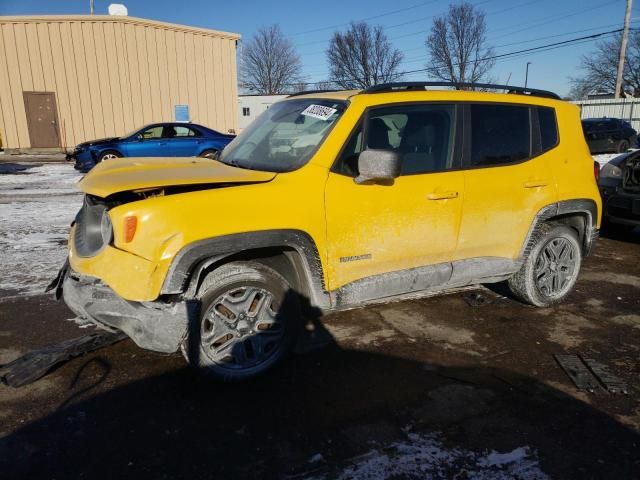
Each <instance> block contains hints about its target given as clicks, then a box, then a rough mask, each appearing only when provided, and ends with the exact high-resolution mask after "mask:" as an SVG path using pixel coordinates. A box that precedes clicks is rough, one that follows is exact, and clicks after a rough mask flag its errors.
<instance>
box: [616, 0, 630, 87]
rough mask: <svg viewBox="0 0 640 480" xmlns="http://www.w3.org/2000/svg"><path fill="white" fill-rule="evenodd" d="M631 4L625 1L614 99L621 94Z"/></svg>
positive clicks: (628, 0)
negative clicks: (625, 8)
mask: <svg viewBox="0 0 640 480" xmlns="http://www.w3.org/2000/svg"><path fill="white" fill-rule="evenodd" d="M631 3H632V0H627V10H626V12H625V14H624V30H623V31H622V42H620V57H619V58H618V74H617V75H616V91H615V98H620V93H621V92H622V76H623V75H624V61H625V58H626V56H627V42H628V41H629V22H630V21H631Z"/></svg>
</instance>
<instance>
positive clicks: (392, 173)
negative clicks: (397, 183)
mask: <svg viewBox="0 0 640 480" xmlns="http://www.w3.org/2000/svg"><path fill="white" fill-rule="evenodd" d="M400 165H401V157H400V154H399V153H398V152H394V151H389V150H364V151H363V152H362V153H360V156H359V157H358V172H360V174H359V175H358V176H357V177H356V178H354V179H353V180H354V182H356V183H358V184H361V183H368V182H378V183H393V180H394V179H395V178H397V177H399V176H400Z"/></svg>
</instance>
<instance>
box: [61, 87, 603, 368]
mask: <svg viewBox="0 0 640 480" xmlns="http://www.w3.org/2000/svg"><path fill="white" fill-rule="evenodd" d="M433 86H434V85H433V84H428V83H399V84H386V85H379V86H376V87H372V88H369V89H368V90H364V91H343V92H316V93H309V94H301V95H292V96H290V97H288V98H287V99H285V100H283V101H281V102H279V103H277V104H275V105H273V106H272V107H271V108H269V109H268V110H267V111H266V112H265V113H263V114H262V115H261V116H260V117H259V118H258V119H257V120H256V121H254V122H253V123H252V124H251V125H250V126H249V127H248V128H247V129H246V130H245V131H243V132H242V134H241V135H239V136H238V137H237V138H236V139H235V140H234V141H233V142H232V143H230V144H229V145H228V146H227V148H226V149H225V150H224V151H223V152H222V154H221V156H220V158H219V159H218V160H217V161H212V160H209V159H199V158H174V159H166V158H164V159H162V158H154V159H137V158H132V159H131V158H127V159H118V160H111V161H105V162H102V163H101V164H99V165H98V166H97V167H96V168H94V169H93V171H91V173H89V174H88V175H87V176H86V177H85V178H84V179H83V180H82V182H81V183H80V188H81V189H82V191H84V192H85V194H86V195H85V201H84V206H83V207H82V209H81V210H80V212H79V213H78V215H77V217H76V220H75V222H74V224H73V225H72V228H71V234H70V241H69V259H68V263H67V265H66V266H65V268H63V270H62V271H61V274H60V275H59V279H58V283H57V289H56V291H57V293H58V295H59V294H60V293H61V292H63V295H64V299H65V301H66V303H67V304H68V305H69V307H70V308H71V309H72V310H73V311H74V312H75V313H77V314H78V315H79V316H81V317H84V318H86V319H88V320H90V321H92V322H95V323H97V324H100V325H103V326H108V327H111V328H116V329H119V330H122V331H124V332H126V333H127V334H128V335H129V336H130V337H131V338H132V339H133V340H134V341H135V342H136V343H137V344H138V345H139V346H141V347H143V348H147V349H151V350H155V351H160V352H174V351H177V350H179V349H180V350H182V352H183V354H184V355H185V357H186V358H187V360H188V361H189V362H190V363H192V364H194V365H196V366H198V367H200V368H203V369H205V370H206V371H208V372H210V373H212V374H213V375H215V376H217V377H219V378H223V379H228V380H235V379H242V378H247V377H250V376H253V375H256V374H258V373H260V372H262V371H264V370H265V369H267V368H269V367H270V366H272V365H273V364H274V363H275V362H276V361H278V360H279V359H280V358H281V357H282V356H283V355H284V354H285V352H286V351H287V350H288V349H289V347H290V346H291V345H292V343H293V339H294V337H295V331H296V324H297V322H298V320H299V319H300V318H301V316H302V315H303V314H301V313H300V312H301V308H300V307H301V305H302V304H305V305H308V304H310V305H311V306H314V307H316V308H319V309H321V310H322V311H327V310H335V309H343V308H349V307H355V306H362V305H366V304H367V303H371V302H376V301H387V300H390V299H394V298H401V297H402V296H406V295H415V294H416V293H419V292H433V291H437V290H441V289H450V288H452V287H460V286H465V285H470V284H477V283H490V282H500V281H505V280H506V281H507V282H508V284H509V286H510V287H511V290H512V291H513V294H514V295H515V296H516V297H518V298H519V299H521V300H523V301H524V302H527V303H530V304H533V305H536V306H539V307H544V306H548V305H551V304H554V303H557V302H560V301H561V300H563V299H564V298H565V297H566V296H567V295H568V294H569V292H570V291H571V289H572V287H573V285H574V284H575V282H576V278H577V275H578V271H579V269H580V264H581V259H582V257H583V256H584V255H586V254H587V253H588V252H589V251H590V249H591V247H592V245H593V243H594V241H595V239H596V237H597V232H598V228H599V223H600V215H601V202H600V195H599V193H598V188H597V186H596V180H595V178H594V162H593V160H592V158H591V156H590V154H589V149H588V148H587V144H586V143H585V140H584V135H583V133H582V127H581V123H580V117H579V113H578V108H577V107H576V106H574V105H571V104H569V103H565V102H563V101H560V100H559V98H558V97H557V96H556V95H555V94H553V93H550V92H545V91H540V90H532V89H522V88H516V87H500V88H503V89H504V91H505V92H506V93H489V92H477V91H470V90H450V89H448V88H442V89H439V90H434V89H430V87H433ZM427 87H429V88H427ZM494 87H496V86H494Z"/></svg>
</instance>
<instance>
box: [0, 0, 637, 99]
mask: <svg viewBox="0 0 640 480" xmlns="http://www.w3.org/2000/svg"><path fill="white" fill-rule="evenodd" d="M453 2H454V3H455V0H453ZM109 3H112V2H108V1H102V0H96V1H95V8H96V13H98V14H104V13H106V11H107V6H108V4H109ZM121 3H125V4H126V5H127V7H128V9H129V15H131V16H136V17H142V18H151V19H156V20H162V21H167V22H174V23H182V24H186V25H193V26H200V27H206V28H213V29H218V30H225V31H230V32H236V33H239V34H241V35H242V36H243V37H244V38H249V37H251V35H252V34H253V33H254V32H255V31H256V30H257V29H258V28H260V26H262V25H269V24H273V23H278V24H279V25H280V27H281V28H282V30H283V32H284V33H285V35H286V36H287V37H288V38H289V39H290V40H291V41H292V42H293V44H294V46H295V47H296V48H297V51H298V53H299V54H300V57H301V59H302V62H303V66H304V72H303V73H304V74H305V76H306V80H307V81H319V80H325V79H327V65H326V61H325V53H324V50H325V49H326V46H327V43H328V40H329V38H330V37H331V34H332V33H333V31H335V30H338V29H344V28H346V27H345V24H347V23H348V22H349V21H351V20H361V19H367V21H369V22H370V23H372V24H377V25H381V26H383V27H384V28H385V31H386V33H387V36H388V37H389V39H390V40H391V42H392V43H393V45H394V46H395V47H396V48H398V49H400V50H401V51H402V52H403V53H404V56H405V59H404V62H403V64H402V65H401V70H402V71H411V70H417V69H421V68H424V66H425V64H426V62H427V54H426V49H425V46H424V41H425V37H426V35H427V32H428V30H429V29H430V27H431V23H432V18H433V16H434V15H440V14H442V13H443V12H445V11H446V10H447V7H448V5H449V3H451V2H449V1H444V0H426V1H425V0H422V1H421V0H396V1H394V2H389V1H388V0H387V1H383V0H360V1H344V0H343V1H338V0H323V1H322V2H309V1H306V2H304V1H300V0H297V1H292V0H283V1H264V0H263V1H250V0H245V1H243V2H234V1H231V2H230V1H224V2H223V1H216V0H189V1H188V2H184V3H183V2H176V1H175V0H129V1H124V2H121ZM471 3H473V4H475V5H477V6H478V8H480V9H482V10H483V11H484V12H485V14H486V19H487V27H488V32H487V37H488V40H489V43H490V44H491V45H493V46H494V48H495V50H496V53H498V54H501V53H506V52H512V51H516V50H522V49H526V48H531V47H536V46H538V45H544V44H548V43H553V42H559V41H563V40H567V39H571V38H576V37H582V36H586V35H592V34H594V33H599V32H606V31H609V30H613V29H616V28H619V27H621V26H622V22H623V18H624V8H625V0H563V1H559V0H471ZM88 12H89V0H0V14H2V15H32V14H86V13H88ZM632 18H633V19H636V18H637V19H638V21H637V22H636V23H635V25H636V26H640V2H636V4H635V5H634V9H633V14H632ZM632 25H633V24H632ZM593 46H594V42H593V41H588V42H585V43H583V44H580V45H572V46H569V47H565V48H557V49H553V50H549V51H545V52H538V53H530V54H524V55H522V56H518V57H516V58H507V59H501V60H498V62H497V63H496V66H495V68H494V71H493V76H494V78H495V79H496V80H497V81H498V82H499V83H505V82H506V81H507V79H509V83H510V84H513V85H521V84H523V83H524V76H525V65H526V63H527V62H532V64H531V66H530V70H529V86H530V87H536V88H544V89H550V90H554V91H556V92H558V93H560V94H565V93H567V91H568V90H569V84H568V77H569V76H572V75H576V74H577V73H578V71H577V67H578V65H579V60H580V56H581V55H582V54H588V53H589V52H590V51H591V50H592V49H593ZM405 79H406V80H426V77H425V74H424V73H412V74H407V75H406V77H405Z"/></svg>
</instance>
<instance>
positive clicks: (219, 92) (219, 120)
mask: <svg viewBox="0 0 640 480" xmlns="http://www.w3.org/2000/svg"><path fill="white" fill-rule="evenodd" d="M212 40H213V44H214V47H213V52H214V55H215V57H216V59H218V61H216V62H213V66H214V71H215V74H214V76H213V77H214V78H215V93H216V105H218V106H219V105H220V100H219V99H220V98H223V96H224V86H223V81H222V68H223V66H222V48H221V46H220V45H221V43H222V40H220V39H219V38H213V39H212ZM215 118H216V123H215V127H214V128H216V130H221V131H223V133H226V131H224V130H223V127H224V124H225V122H224V110H223V109H222V108H216V115H215Z"/></svg>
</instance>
